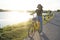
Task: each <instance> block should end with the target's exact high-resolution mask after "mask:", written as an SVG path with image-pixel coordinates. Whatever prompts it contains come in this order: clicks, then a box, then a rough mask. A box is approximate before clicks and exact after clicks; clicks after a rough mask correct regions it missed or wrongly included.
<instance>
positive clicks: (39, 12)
mask: <svg viewBox="0 0 60 40" xmlns="http://www.w3.org/2000/svg"><path fill="white" fill-rule="evenodd" d="M42 11H43V10H42V9H41V10H40V9H36V11H35V12H36V13H37V16H42Z"/></svg>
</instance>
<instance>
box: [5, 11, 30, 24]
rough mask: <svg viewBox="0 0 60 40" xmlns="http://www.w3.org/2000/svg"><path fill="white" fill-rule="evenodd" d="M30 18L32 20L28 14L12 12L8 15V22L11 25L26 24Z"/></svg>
mask: <svg viewBox="0 0 60 40" xmlns="http://www.w3.org/2000/svg"><path fill="white" fill-rule="evenodd" d="M29 18H31V16H30V15H29V14H28V13H26V12H24V13H20V12H10V13H7V16H6V19H7V21H8V22H9V23H11V24H14V23H20V22H25V21H28V20H29Z"/></svg>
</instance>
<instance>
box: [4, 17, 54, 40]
mask: <svg viewBox="0 0 60 40" xmlns="http://www.w3.org/2000/svg"><path fill="white" fill-rule="evenodd" d="M48 17H49V18H48ZM42 18H43V24H46V23H47V22H48V21H50V20H51V19H52V18H53V16H46V20H44V16H42ZM31 23H32V20H29V21H28V22H26V23H24V24H23V23H19V24H16V25H11V26H9V27H8V26H6V27H5V28H3V33H4V37H8V38H12V39H11V40H23V39H24V38H26V37H27V36H28V28H29V27H31V26H32V25H31Z"/></svg>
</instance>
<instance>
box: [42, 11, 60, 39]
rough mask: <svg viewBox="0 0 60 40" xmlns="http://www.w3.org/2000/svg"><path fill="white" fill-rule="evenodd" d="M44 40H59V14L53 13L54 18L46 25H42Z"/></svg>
mask: <svg viewBox="0 0 60 40" xmlns="http://www.w3.org/2000/svg"><path fill="white" fill-rule="evenodd" d="M42 38H43V39H44V40H60V13H57V12H55V17H54V18H53V19H52V20H51V21H50V22H49V23H47V24H46V25H43V35H42Z"/></svg>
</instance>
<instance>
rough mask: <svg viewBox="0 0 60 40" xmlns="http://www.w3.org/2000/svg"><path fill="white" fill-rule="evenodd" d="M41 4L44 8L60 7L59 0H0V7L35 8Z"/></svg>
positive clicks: (10, 8) (11, 8)
mask: <svg viewBox="0 0 60 40" xmlns="http://www.w3.org/2000/svg"><path fill="white" fill-rule="evenodd" d="M38 4H42V6H43V9H44V10H57V9H60V5H59V4H60V0H0V9H8V10H35V9H36V7H37V5H38Z"/></svg>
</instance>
